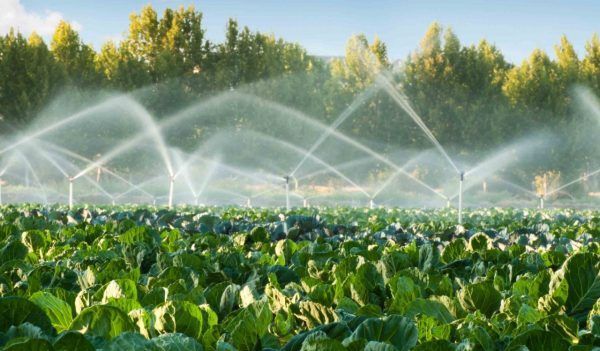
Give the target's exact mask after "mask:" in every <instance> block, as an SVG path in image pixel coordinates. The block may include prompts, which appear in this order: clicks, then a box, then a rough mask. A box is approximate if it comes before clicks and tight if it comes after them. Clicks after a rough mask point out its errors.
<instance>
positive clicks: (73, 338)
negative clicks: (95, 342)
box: [52, 331, 96, 351]
mask: <svg viewBox="0 0 600 351" xmlns="http://www.w3.org/2000/svg"><path fill="white" fill-rule="evenodd" d="M52 346H53V348H54V351H96V348H95V347H93V346H92V344H91V343H90V342H89V341H88V340H87V339H86V338H85V336H83V334H81V333H78V332H74V331H68V332H64V333H62V334H60V335H59V336H58V337H57V338H56V339H55V340H54V344H53V345H52Z"/></svg>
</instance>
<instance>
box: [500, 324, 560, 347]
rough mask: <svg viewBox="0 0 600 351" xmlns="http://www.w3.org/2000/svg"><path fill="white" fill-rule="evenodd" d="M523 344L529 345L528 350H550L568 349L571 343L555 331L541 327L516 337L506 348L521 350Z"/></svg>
mask: <svg viewBox="0 0 600 351" xmlns="http://www.w3.org/2000/svg"><path fill="white" fill-rule="evenodd" d="M521 346H525V347H527V350H528V351H548V350H567V349H568V348H569V346H570V344H569V343H568V342H566V341H565V340H564V339H562V338H561V337H560V336H559V335H556V334H554V333H551V332H548V331H545V330H540V329H532V330H528V331H526V332H524V333H523V334H520V335H518V336H517V337H516V338H514V339H513V340H512V341H511V342H510V344H509V345H508V347H507V348H506V350H507V351H513V350H515V351H516V350H520V349H521Z"/></svg>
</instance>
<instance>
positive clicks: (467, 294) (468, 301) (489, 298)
mask: <svg viewBox="0 0 600 351" xmlns="http://www.w3.org/2000/svg"><path fill="white" fill-rule="evenodd" d="M458 300H459V302H460V304H461V306H462V307H463V308H464V309H465V310H468V311H471V312H475V311H480V312H481V313H483V314H485V315H486V316H487V317H490V316H491V315H492V314H494V312H496V311H498V309H499V308H500V302H501V301H502V295H500V292H498V290H496V289H495V288H494V285H493V284H492V283H491V282H481V283H475V284H471V285H468V286H465V287H463V288H462V289H461V290H460V292H459V294H458Z"/></svg>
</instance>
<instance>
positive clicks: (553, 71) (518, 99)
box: [503, 49, 565, 122]
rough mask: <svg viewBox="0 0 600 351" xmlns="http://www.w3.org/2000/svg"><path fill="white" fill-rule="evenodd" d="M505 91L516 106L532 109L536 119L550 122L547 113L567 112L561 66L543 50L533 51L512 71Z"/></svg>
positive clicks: (533, 116) (504, 88)
mask: <svg viewBox="0 0 600 351" xmlns="http://www.w3.org/2000/svg"><path fill="white" fill-rule="evenodd" d="M503 90H504V93H505V94H506V96H507V97H508V99H509V101H510V103H511V104H512V105H513V106H514V107H517V108H520V109H522V110H523V109H525V110H529V111H531V112H533V115H532V119H533V120H534V121H537V122H542V121H547V122H550V121H549V120H548V117H549V115H548V113H558V112H563V111H564V107H565V106H564V98H563V94H564V91H563V90H562V87H561V86H560V74H559V71H558V67H557V65H556V63H554V62H552V60H550V57H548V55H547V54H546V53H545V52H544V51H542V50H540V49H536V50H534V51H533V52H532V53H531V55H530V56H529V59H528V60H525V61H523V63H521V66H517V67H514V68H512V69H511V70H510V72H509V73H508V75H507V78H506V82H505V83H504V86H503Z"/></svg>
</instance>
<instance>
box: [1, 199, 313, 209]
mask: <svg viewBox="0 0 600 351" xmlns="http://www.w3.org/2000/svg"><path fill="white" fill-rule="evenodd" d="M0 200H2V199H1V198H0ZM0 204H2V202H1V201H0ZM302 206H304V207H308V200H307V199H304V200H302Z"/></svg>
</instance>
